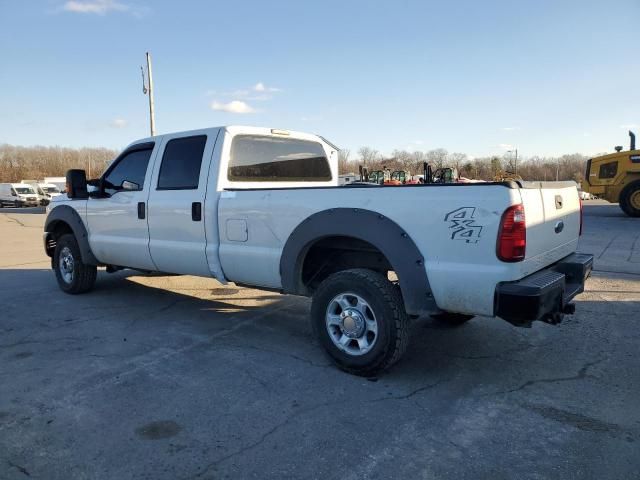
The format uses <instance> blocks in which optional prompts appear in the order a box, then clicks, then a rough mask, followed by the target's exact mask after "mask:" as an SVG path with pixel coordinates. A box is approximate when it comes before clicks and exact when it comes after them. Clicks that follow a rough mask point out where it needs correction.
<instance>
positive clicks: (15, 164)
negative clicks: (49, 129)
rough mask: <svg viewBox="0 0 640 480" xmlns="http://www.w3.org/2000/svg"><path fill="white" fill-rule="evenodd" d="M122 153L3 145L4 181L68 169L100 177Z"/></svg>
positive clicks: (0, 157)
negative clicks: (76, 169) (109, 164)
mask: <svg viewBox="0 0 640 480" xmlns="http://www.w3.org/2000/svg"><path fill="white" fill-rule="evenodd" d="M117 155H118V152H117V151H116V150H110V149H108V148H67V147H43V146H34V147H20V146H14V145H7V144H3V145H0V182H19V181H20V180H26V179H29V180H42V179H43V178H44V177H64V175H65V173H66V172H67V170H69V169H71V168H81V169H83V170H86V171H87V177H89V178H92V177H97V176H99V175H100V174H101V173H102V172H103V171H104V169H105V167H106V166H107V164H108V163H109V162H110V161H111V160H113V159H114V158H115V157H116V156H117Z"/></svg>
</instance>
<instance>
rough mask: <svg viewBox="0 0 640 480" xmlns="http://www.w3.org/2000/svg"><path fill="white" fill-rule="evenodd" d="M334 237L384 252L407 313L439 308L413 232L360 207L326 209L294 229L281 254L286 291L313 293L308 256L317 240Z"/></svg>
mask: <svg viewBox="0 0 640 480" xmlns="http://www.w3.org/2000/svg"><path fill="white" fill-rule="evenodd" d="M332 236H345V237H352V238H357V239H359V240H362V241H365V242H368V243H370V244H371V245H373V246H374V247H376V248H377V249H378V250H380V252H382V254H383V255H384V256H385V257H386V258H387V260H388V261H389V263H390V264H391V266H392V267H393V270H394V271H395V272H396V274H397V275H398V278H399V280H400V290H401V291H402V297H403V299H404V304H405V309H406V311H407V313H409V314H410V315H423V314H426V313H429V312H433V311H434V310H435V309H436V308H437V307H436V305H435V302H434V299H433V295H432V293H431V287H430V285H429V279H428V277H427V271H426V268H425V264H424V257H423V256H422V254H421V253H420V250H419V249H418V247H417V246H416V244H415V243H414V242H413V240H412V239H411V237H410V236H409V234H407V232H405V231H404V229H402V228H401V227H400V226H399V225H398V224H397V223H395V222H394V221H393V220H391V219H389V218H387V217H386V216H384V215H382V214H380V213H377V212H373V211H371V210H366V209H360V208H333V209H329V210H323V211H321V212H317V213H314V214H313V215H311V216H309V217H307V218H306V219H305V220H303V221H302V222H301V223H300V224H299V225H298V226H297V227H296V228H295V229H294V230H293V232H292V233H291V235H290V236H289V238H288V239H287V241H286V243H285V246H284V249H283V250H282V256H281V257H280V277H281V281H282V290H283V292H284V293H291V294H294V295H305V296H306V295H309V292H308V291H307V288H306V287H305V286H304V285H303V284H302V266H303V264H304V259H305V257H306V254H307V252H308V251H309V249H310V248H311V246H312V245H313V244H314V243H316V242H317V241H318V240H321V239H323V238H326V237H332Z"/></svg>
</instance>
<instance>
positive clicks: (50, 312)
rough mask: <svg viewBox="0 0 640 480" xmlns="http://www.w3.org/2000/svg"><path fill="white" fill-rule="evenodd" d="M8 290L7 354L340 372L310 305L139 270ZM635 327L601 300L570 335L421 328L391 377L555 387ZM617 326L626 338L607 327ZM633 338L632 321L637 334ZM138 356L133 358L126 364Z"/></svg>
mask: <svg viewBox="0 0 640 480" xmlns="http://www.w3.org/2000/svg"><path fill="white" fill-rule="evenodd" d="M0 284H1V285H3V286H9V288H4V290H3V291H2V292H1V293H0V299H1V300H2V302H0V303H2V304H3V305H4V306H5V312H4V313H5V314H4V315H3V319H2V320H1V321H0V329H1V330H2V331H3V332H4V333H3V335H2V339H3V340H2V344H3V346H5V347H11V346H18V345H20V342H21V341H22V340H21V339H24V338H29V341H30V342H35V341H42V342H47V343H49V342H50V343H51V345H50V346H55V345H56V342H58V341H62V343H59V344H58V347H64V348H71V347H73V346H74V345H75V344H76V343H77V345H75V346H76V347H77V348H76V349H89V348H90V349H91V351H92V352H93V353H92V354H93V355H101V354H114V352H118V351H119V348H120V345H122V341H123V340H122V339H123V338H124V339H125V340H126V341H127V342H128V345H129V346H131V345H140V346H143V347H144V348H142V350H141V351H138V350H136V351H135V352H133V353H135V354H138V353H141V352H142V353H145V354H148V353H149V352H151V351H154V350H157V349H185V348H191V346H193V348H194V349H202V348H204V349H211V348H212V347H216V348H218V347H221V346H225V345H226V346H233V348H235V349H237V350H239V351H245V352H247V354H250V353H251V352H255V351H262V352H263V354H266V355H269V354H273V355H278V356H280V357H282V356H288V357H289V358H290V361H291V362H294V363H296V362H298V363H299V362H303V363H304V364H306V365H301V366H302V367H303V368H307V367H317V366H330V362H329V361H328V360H327V358H326V357H325V355H324V352H323V351H322V350H321V347H320V346H319V345H317V343H316V342H315V341H314V340H313V337H312V332H311V326H310V322H309V307H310V301H309V300H308V299H306V298H301V297H292V296H283V295H278V294H273V293H265V292H260V291H258V290H251V289H247V288H239V287H234V286H222V285H220V284H219V283H218V282H216V281H213V280H208V279H198V278H194V277H157V276H152V277H145V276H140V275H138V274H136V273H132V272H118V273H116V274H106V273H101V274H100V275H99V278H98V282H97V284H96V289H95V290H94V291H92V292H90V293H88V294H84V295H76V296H73V295H65V294H64V293H62V292H61V291H59V290H58V287H57V285H56V283H55V278H54V275H53V273H52V271H51V270H44V269H13V270H0ZM605 293H606V292H605ZM612 293H619V292H612ZM34 298H35V299H37V300H35V301H34ZM25 318H30V319H34V320H33V321H30V322H25V321H24V319H25ZM634 318H635V319H637V318H640V302H638V301H592V300H588V301H580V302H578V307H577V312H576V315H575V316H573V317H567V319H566V320H565V322H563V323H562V324H561V325H559V326H551V325H546V324H542V323H540V322H537V323H534V325H533V328H531V329H519V328H515V327H512V326H511V325H509V324H507V323H506V322H505V321H503V320H500V319H495V318H484V317H478V318H475V319H473V320H471V321H470V322H469V323H467V324H465V325H463V326H461V327H457V328H452V327H447V326H445V325H443V324H442V323H439V322H438V321H437V320H433V319H431V318H421V319H418V320H416V321H415V322H414V323H413V325H412V330H411V339H410V345H409V348H408V351H407V354H406V355H405V357H404V359H403V360H402V361H401V362H400V363H399V364H398V365H397V366H396V367H395V368H393V369H392V370H391V371H390V372H389V373H387V374H384V375H383V377H384V378H385V379H386V380H387V381H389V382H391V384H394V385H396V386H397V387H398V388H403V385H404V386H405V387H406V386H407V385H413V384H417V383H418V382H420V383H424V382H425V381H429V380H430V379H432V380H437V379H442V378H444V377H448V376H450V377H451V378H454V377H456V376H460V375H465V376H468V375H469V374H470V373H471V372H472V373H473V376H472V377H470V378H469V382H468V383H467V384H466V387H465V389H474V388H476V387H478V388H482V389H483V390H486V389H488V390H491V389H492V388H495V389H499V388H502V387H503V386H504V385H503V382H505V381H506V382H507V384H513V382H514V379H516V380H515V381H516V383H518V382H521V381H523V379H525V380H526V379H531V378H535V377H536V376H540V377H549V374H550V373H552V372H557V371H558V369H559V367H558V366H559V365H561V366H562V368H561V370H566V369H568V370H571V369H573V370H576V371H578V370H579V369H580V368H581V365H583V364H584V363H585V362H586V361H588V360H589V359H591V360H593V355H594V354H593V352H601V353H602V355H607V356H608V357H611V358H612V359H613V358H614V356H615V355H616V351H615V349H614V348H613V347H612V348H611V351H610V352H604V353H603V345H605V346H606V345H616V343H617V344H618V345H620V343H621V342H622V343H624V342H625V341H626V342H629V341H631V340H632V338H631V337H630V338H629V339H627V340H619V339H618V340H617V341H614V340H613V339H611V340H610V341H609V340H608V339H607V337H609V336H613V335H619V331H620V329H621V328H624V325H625V322H626V323H629V322H632V323H633V319H634ZM609 324H611V325H614V324H616V328H611V329H607V328H605V327H606V326H607V325H609ZM634 328H635V327H634V326H632V325H631V324H630V323H629V331H635V330H634ZM594 332H597V335H594ZM615 332H618V333H615ZM70 338H71V339H76V340H77V341H72V340H69V339H70ZM577 339H579V341H577ZM603 340H605V341H604V342H603ZM87 342H88V343H87ZM64 348H63V349H62V350H64ZM59 350H60V348H59ZM16 351H17V350H16ZM16 351H13V350H11V352H12V353H13V354H15V353H16ZM5 352H6V350H5ZM18 353H19V352H18ZM129 353H132V352H131V351H130V350H126V349H125V351H124V353H123V354H125V355H126V354H129ZM133 353H132V354H133ZM185 355H187V356H188V352H186V353H185ZM620 355H625V353H624V350H622V353H620ZM267 358H268V357H267ZM562 375H564V374H561V375H560V376H562ZM564 376H567V375H564ZM354 379H355V377H354ZM355 381H359V380H355Z"/></svg>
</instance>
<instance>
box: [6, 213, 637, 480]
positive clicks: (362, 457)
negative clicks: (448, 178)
mask: <svg viewBox="0 0 640 480" xmlns="http://www.w3.org/2000/svg"><path fill="white" fill-rule="evenodd" d="M585 204H586V205H585V218H584V220H585V232H584V235H583V237H582V239H581V242H580V250H581V251H584V252H589V253H593V254H594V255H595V257H596V261H595V271H594V273H593V275H592V277H591V278H590V279H589V280H588V282H587V286H586V292H585V293H584V294H583V295H581V296H580V297H579V298H578V299H577V302H576V303H577V308H576V314H575V315H573V316H571V317H567V318H566V319H565V321H564V322H563V323H562V324H561V325H559V326H551V325H547V324H543V323H536V324H534V326H533V328H531V329H518V328H515V327H512V326H511V325H509V324H507V323H506V322H504V321H502V320H499V319H493V318H475V319H474V320H472V321H471V322H469V323H468V324H466V325H465V326H463V327H460V328H447V327H444V326H442V325H440V324H439V323H437V322H436V321H434V320H432V319H429V318H423V319H419V320H417V321H415V322H414V324H413V327H412V337H411V344H410V346H409V349H408V352H407V354H406V356H405V357H404V359H403V360H402V361H401V363H399V364H398V365H397V366H396V367H394V368H393V369H392V370H390V371H389V372H388V373H385V374H384V375H381V376H380V377H379V378H374V379H363V378H359V377H354V376H351V375H348V374H345V373H342V372H340V371H339V370H337V369H336V368H334V367H333V366H332V365H331V364H330V363H329V361H328V360H327V358H326V357H325V355H324V354H323V352H322V350H321V349H320V347H319V346H318V345H317V344H316V343H315V342H314V340H313V338H312V335H311V329H310V325H309V321H308V315H309V301H308V300H307V299H304V298H299V297H291V296H281V295H278V294H274V293H270V292H261V291H258V290H252V289H247V288H239V287H236V286H234V285H226V286H224V285H221V284H219V283H218V282H216V281H214V280H210V279H202V278H196V277H187V276H182V277H180V276H144V275H140V274H137V273H135V272H127V271H124V272H118V273H115V274H107V273H106V272H104V271H101V272H100V273H99V276H98V283H97V285H96V289H95V290H94V291H92V292H90V293H88V294H85V295H78V296H70V295H65V294H64V293H62V292H61V291H60V290H59V289H58V287H57V285H56V282H55V278H54V275H53V273H52V271H51V269H50V260H49V258H48V257H46V256H45V254H44V252H43V248H42V235H41V232H42V226H43V223H44V218H45V216H44V215H43V214H42V212H41V211H40V212H26V211H22V210H21V209H3V210H0V479H22V480H24V479H37V478H42V479H64V480H70V479H118V480H121V479H130V478H135V479H154V480H155V479H194V480H195V479H210V478H211V479H213V478H241V479H248V478H258V479H264V478H278V479H281V478H304V479H315V478H318V479H326V480H328V479H362V478H376V479H378V478H379V479H387V478H402V479H414V478H430V479H456V480H457V479H474V480H475V479H492V480H495V479H502V478H505V479H506V478H509V479H511V478H517V479H546V478H562V479H572V478H575V479H598V480H600V479H634V478H640V354H639V348H638V346H639V342H640V334H639V333H638V324H639V323H640V240H639V238H640V219H631V218H628V217H625V216H624V215H623V214H622V212H621V211H620V210H619V208H618V207H617V205H610V204H606V203H604V202H600V201H595V202H585Z"/></svg>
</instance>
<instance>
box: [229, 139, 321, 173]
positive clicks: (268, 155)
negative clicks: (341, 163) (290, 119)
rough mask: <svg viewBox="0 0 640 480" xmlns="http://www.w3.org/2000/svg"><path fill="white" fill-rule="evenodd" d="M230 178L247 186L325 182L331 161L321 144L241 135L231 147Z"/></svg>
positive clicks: (234, 140)
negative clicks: (254, 184) (248, 183)
mask: <svg viewBox="0 0 640 480" xmlns="http://www.w3.org/2000/svg"><path fill="white" fill-rule="evenodd" d="M227 178H228V179H229V180H231V181H245V182H325V181H329V180H331V169H330V168H329V161H328V160H327V156H326V154H325V152H324V149H323V148H322V145H321V144H319V143H318V142H312V141H308V140H296V139H291V138H274V137H267V136H259V135H238V136H236V137H234V139H233V142H232V143H231V155H230V158H229V169H228V171H227Z"/></svg>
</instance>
